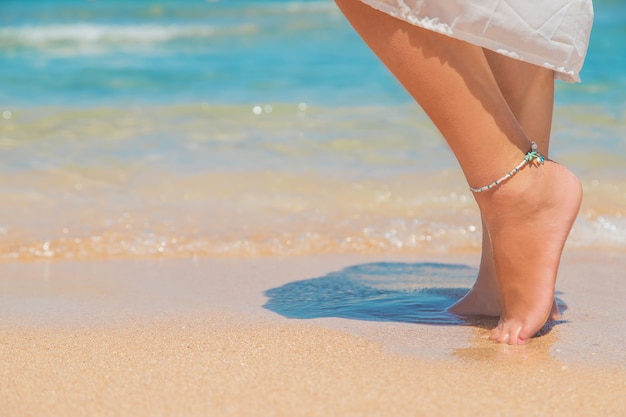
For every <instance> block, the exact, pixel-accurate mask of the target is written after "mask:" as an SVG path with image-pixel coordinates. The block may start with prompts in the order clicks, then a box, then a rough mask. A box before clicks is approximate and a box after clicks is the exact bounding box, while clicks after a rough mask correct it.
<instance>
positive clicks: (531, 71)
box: [450, 50, 559, 318]
mask: <svg viewBox="0 0 626 417" xmlns="http://www.w3.org/2000/svg"><path fill="white" fill-rule="evenodd" d="M484 53H485V56H486V58H487V62H488V63H489V67H490V68H491V71H492V73H493V75H494V77H495V79H496V82H497V84H498V87H499V88H500V92H501V93H502V95H503V96H504V99H505V100H506V102H507V104H508V106H509V108H510V109H511V111H512V112H513V115H514V116H515V118H516V119H517V121H518V122H519V124H520V125H521V127H522V129H523V130H524V132H525V133H526V135H527V136H528V137H529V138H531V139H532V140H534V141H535V142H536V143H537V145H538V146H539V150H540V151H541V153H542V154H543V155H545V156H547V155H548V148H549V144H550V130H551V128H552V113H553V108H554V73H553V72H552V71H551V70H549V69H546V68H542V67H539V66H536V65H532V64H529V63H526V62H522V61H519V60H515V59H512V58H508V57H506V56H504V55H501V54H498V53H495V52H492V51H489V50H484ZM483 230H484V231H485V233H483V241H482V255H481V260H480V268H479V272H478V277H477V279H476V283H475V284H474V286H473V287H472V289H471V290H470V292H469V293H468V294H467V295H466V296H465V297H463V298H462V299H461V300H460V301H459V302H457V303H456V304H455V305H453V306H452V307H451V308H450V311H452V312H453V313H456V314H461V315H487V316H499V315H500V314H501V313H502V300H501V297H500V289H499V286H498V282H497V278H496V273H495V263H494V260H493V251H492V249H491V239H490V238H489V233H486V230H487V227H486V226H485V224H484V222H483ZM558 314H559V313H558V309H557V306H556V303H554V304H553V309H552V314H551V318H557V317H558Z"/></svg>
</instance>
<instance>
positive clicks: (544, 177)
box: [337, 0, 581, 344]
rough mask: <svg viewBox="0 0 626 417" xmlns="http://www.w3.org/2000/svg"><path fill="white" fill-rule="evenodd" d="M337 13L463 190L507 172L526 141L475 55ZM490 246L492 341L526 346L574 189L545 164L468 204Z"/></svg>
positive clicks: (366, 12) (367, 15)
mask: <svg viewBox="0 0 626 417" xmlns="http://www.w3.org/2000/svg"><path fill="white" fill-rule="evenodd" d="M337 4H338V5H339V7H340V8H341V10H342V11H343V12H344V14H345V15H346V17H347V18H348V20H349V21H350V22H351V23H352V25H353V27H354V28H355V29H356V31H357V32H358V33H359V34H360V35H361V37H362V38H363V39H364V40H365V42H366V43H367V44H368V45H369V46H370V48H371V49H372V50H373V51H374V53H376V55H378V57H379V58H380V59H381V60H382V62H383V63H385V65H386V66H387V67H388V68H389V69H390V70H391V72H392V73H393V74H394V75H395V76H396V78H397V79H398V80H399V81H400V82H401V84H402V85H403V86H404V87H405V88H406V89H407V91H408V92H409V93H410V94H411V95H412V96H413V97H414V98H415V100H416V101H417V102H418V103H419V104H420V105H421V107H422V108H423V109H424V110H425V111H426V113H427V114H428V116H429V117H430V118H431V120H432V121H433V122H434V123H435V125H436V126H437V128H438V129H439V130H440V131H441V133H442V134H443V136H444V138H445V139H446V141H447V142H448V144H449V146H450V148H451V149H452V151H453V152H454V154H455V156H456V158H457V160H458V161H459V164H460V166H461V169H462V170H463V172H464V174H465V177H466V179H467V181H468V183H469V184H470V185H471V186H474V187H480V186H483V185H486V184H489V183H491V182H493V181H494V180H495V179H497V178H499V177H501V176H502V175H504V174H505V173H506V172H508V171H510V170H511V169H512V168H513V167H515V166H516V165H517V164H518V163H519V162H520V161H521V160H522V158H523V156H524V154H525V153H526V152H527V151H528V150H529V149H530V140H529V138H528V137H527V136H526V134H525V132H524V130H523V128H522V127H521V126H520V124H519V122H518V120H517V119H516V117H515V115H514V114H513V112H512V111H511V108H510V107H509V105H508V104H507V102H506V100H505V99H504V97H503V95H502V93H501V91H500V88H499V86H498V84H497V81H496V79H495V77H494V74H493V71H492V70H491V67H490V66H489V62H488V61H487V58H486V57H485V54H484V52H483V50H482V49H481V48H479V47H476V46H474V45H471V44H468V43H465V42H461V41H458V40H455V39H452V38H449V37H446V36H443V35H439V34H436V33H434V32H431V31H428V30H423V29H420V28H418V27H415V26H412V25H410V24H408V23H404V22H402V21H399V20H397V19H395V18H392V17H390V16H388V15H386V14H384V13H381V12H378V11H376V10H374V9H372V8H370V7H369V6H366V5H364V4H363V3H361V2H360V1H359V0H337ZM475 198H476V201H477V203H478V205H479V207H480V209H481V213H482V215H483V218H484V220H485V224H486V226H487V231H488V233H489V235H490V237H491V241H492V248H493V256H494V263H495V268H496V275H497V277H498V284H499V288H500V295H501V298H502V314H501V316H500V323H499V324H498V326H497V327H496V328H495V329H493V330H492V331H491V338H492V339H494V340H497V341H499V342H503V343H509V344H518V343H525V342H526V341H528V339H529V338H530V337H532V336H533V335H535V334H536V332H537V331H538V330H539V329H540V328H541V327H542V326H543V324H544V323H545V322H546V320H547V318H548V316H549V314H550V310H551V306H552V302H553V299H554V285H555V282H556V273H557V269H558V265H559V261H560V256H561V251H562V249H563V245H564V243H565V240H566V238H567V235H568V233H569V230H570V228H571V226H572V224H573V222H574V219H575V217H576V214H577V212H578V208H579V205H580V200H581V188H580V183H579V182H578V180H577V179H576V178H575V177H574V176H573V174H571V173H570V172H569V171H568V170H566V169H565V168H563V167H561V166H559V165H557V164H555V163H553V162H550V161H547V162H546V163H545V164H544V165H542V166H541V167H534V166H526V167H525V168H524V169H522V170H521V171H520V172H519V173H518V174H517V175H515V176H513V177H512V178H511V179H509V180H508V181H507V182H506V183H503V184H502V185H501V186H499V187H496V188H495V189H494V190H490V191H488V192H484V193H480V194H476V195H475Z"/></svg>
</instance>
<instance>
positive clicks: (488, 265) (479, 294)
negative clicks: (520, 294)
mask: <svg viewBox="0 0 626 417" xmlns="http://www.w3.org/2000/svg"><path fill="white" fill-rule="evenodd" d="M483 230H484V235H483V245H482V254H481V259H480V267H479V269H478V276H477V278H476V283H474V285H473V286H472V288H471V289H470V290H469V292H468V293H467V294H465V296H463V298H461V299H460V300H459V301H457V302H456V303H454V304H453V305H452V306H450V307H449V308H448V311H449V312H451V313H453V314H456V315H458V316H500V315H501V314H502V297H501V295H500V292H501V291H500V285H499V284H498V278H497V277H496V265H495V262H494V260H493V250H492V248H491V239H490V238H489V233H487V228H486V226H485V225H484V224H483ZM549 318H550V319H551V320H558V319H560V318H561V314H560V313H559V308H558V306H557V304H556V300H554V301H553V302H552V310H551V311H550V317H549Z"/></svg>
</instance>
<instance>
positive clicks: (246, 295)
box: [0, 251, 626, 417]
mask: <svg viewBox="0 0 626 417" xmlns="http://www.w3.org/2000/svg"><path fill="white" fill-rule="evenodd" d="M622 258H623V256H621V254H609V253H590V252H576V251H571V252H568V253H566V256H565V259H564V264H563V267H562V269H561V274H560V280H559V285H558V288H559V297H560V298H561V299H562V300H563V301H564V302H565V303H567V305H568V309H567V311H566V312H565V316H564V318H565V321H564V322H561V323H559V324H557V325H556V326H554V327H553V328H552V330H551V331H550V332H549V333H548V334H546V335H544V336H542V337H540V338H536V339H533V340H532V341H531V343H530V344H529V345H527V346H521V347H510V346H501V345H497V344H494V343H492V342H490V341H488V340H485V339H483V338H481V333H482V329H481V328H480V327H474V326H434V325H427V324H412V323H397V322H374V321H360V320H350V319H339V318H318V319H312V320H296V319H286V318H284V317H282V316H280V315H278V314H276V313H273V312H271V311H269V310H267V309H264V308H263V307H262V306H263V304H264V303H265V302H266V300H267V299H266V297H265V296H264V295H263V294H264V291H266V290H268V289H271V288H275V287H278V286H281V285H283V284H286V283H288V282H293V281H297V280H304V279H310V278H314V277H322V276H324V275H326V274H327V273H329V272H332V271H338V270H341V269H342V268H344V267H347V266H351V265H358V264H361V263H366V262H371V261H389V260H396V261H397V260H401V261H404V262H422V261H429V262H438V261H439V262H454V263H465V264H470V265H475V264H476V262H477V259H476V257H475V256H448V257H443V256H423V257H419V258H418V257H416V258H411V259H407V258H406V257H404V258H401V259H397V258H395V259H391V258H388V257H387V258H385V257H380V256H377V257H364V256H337V257H309V258H288V259H278V258H266V259H248V260H224V259H222V260H217V259H212V260H197V261H191V260H189V261H185V260H177V261H163V262H158V261H157V262H155V261H92V262H53V263H16V264H2V265H0V416H3V417H5V416H7V417H8V416H43V415H45V416H68V415H76V416H109V415H110V416H161V415H163V416H166V415H167V416H173V415H181V416H222V415H224V416H230V415H233V416H251V415H262V416H273V415H280V416H299V415H304V416H317V415H320V416H321V415H324V416H335V415H336V416H344V415H384V416H404V415H407V416H416V415H424V416H438V415H445V416H464V415H468V416H470V415H480V416H500V415H502V416H517V415H520V416H521V415H524V416H527V415H550V416H578V415H580V416H588V415H602V416H617V415H626V411H624V410H626V355H625V354H624V352H623V346H624V344H625V342H626V325H625V324H624V322H623V320H622V318H623V317H625V313H626V308H625V306H624V300H625V299H626V298H625V296H626V288H625V287H626V285H625V283H624V278H623V271H624V270H625V269H624V267H625V266H626V260H623V259H622Z"/></svg>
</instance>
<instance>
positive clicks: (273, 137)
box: [0, 0, 626, 261]
mask: <svg viewBox="0 0 626 417" xmlns="http://www.w3.org/2000/svg"><path fill="white" fill-rule="evenodd" d="M595 11H596V20H595V25H594V29H593V33H592V39H591V45H590V50H589V54H588V57H587V62H586V64H585V67H584V69H583V72H582V74H581V76H582V78H583V82H582V83H580V84H567V83H563V82H558V83H557V97H556V115H555V121H554V131H553V140H552V151H551V156H552V158H554V159H556V160H557V161H560V162H561V163H564V164H566V165H568V166H569V167H571V168H572V169H573V170H574V171H575V172H576V173H577V174H578V175H579V176H580V177H581V179H582V181H583V183H584V187H585V194H586V197H585V202H584V205H583V208H582V211H581V215H580V218H579V220H578V221H577V223H576V225H575V227H574V230H573V232H572V237H571V240H570V242H569V245H570V246H572V247H581V248H599V249H607V250H617V251H624V250H626V3H624V2H622V1H611V0H598V1H596V2H595ZM0 178H1V179H0V202H1V204H0V260H5V261H8V260H28V259H40V258H46V259H93V258H107V259H108V258H145V257H148V258H150V257H188V256H199V257H201V256H234V257H242V256H253V255H303V254H313V253H347V252H360V253H381V252H385V253H389V252H393V253H396V252H397V253H434V252H439V253H441V252H460V251H464V252H465V251H470V252H471V251H478V250H479V249H480V221H479V216H478V212H477V210H476V208H475V207H474V203H473V199H472V196H471V193H470V192H469V191H468V189H467V186H466V184H465V182H464V180H463V177H462V176H461V173H460V172H459V170H458V168H457V166H456V163H455V161H454V159H453V157H452V155H451V153H450V152H449V150H448V149H447V147H446V145H445V143H444V142H443V140H442V139H441V138H440V136H439V134H438V133H437V131H436V130H435V129H434V127H433V126H432V125H431V123H430V122H429V120H428V119H427V118H426V117H425V116H424V115H423V113H422V112H421V110H420V109H419V108H418V106H417V105H416V104H415V103H413V102H412V100H411V98H410V97H409V96H408V95H407V94H406V93H405V92H404V91H403V90H402V89H401V88H400V87H399V85H398V84H397V83H396V81H395V80H394V79H393V77H392V76H391V75H390V74H389V73H388V72H387V70H386V69H385V68H383V66H382V65H381V64H380V63H379V62H378V61H377V59H376V58H375V57H374V56H373V54H372V53H371V52H370V51H369V50H368V49H367V48H366V47H365V46H364V45H363V43H362V42H361V40H360V39H359V38H358V37H357V36H356V35H355V34H354V32H353V31H352V29H351V28H350V27H349V25H348V23H347V22H346V21H345V19H344V18H343V16H342V15H341V14H340V13H339V11H338V10H337V8H336V6H335V5H334V3H333V2H332V1H327V0H323V1H319V0H316V1H288V0H284V1H279V0H274V1H266V0H255V1H237V0H221V1H220V0H209V1H200V0H178V1H155V0H127V1H122V0H109V1H105V0H99V1H79V0H54V1H53V0H38V1H35V0H31V1H28V0H21V1H17V0H2V1H0Z"/></svg>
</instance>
